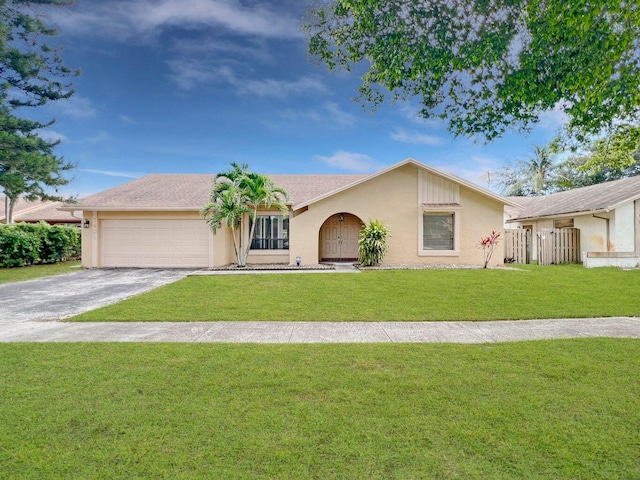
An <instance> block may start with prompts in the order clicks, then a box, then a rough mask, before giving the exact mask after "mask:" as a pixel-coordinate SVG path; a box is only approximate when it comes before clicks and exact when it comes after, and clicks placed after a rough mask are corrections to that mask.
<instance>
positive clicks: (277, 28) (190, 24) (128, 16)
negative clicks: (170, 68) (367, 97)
mask: <svg viewBox="0 0 640 480" xmlns="http://www.w3.org/2000/svg"><path fill="white" fill-rule="evenodd" d="M63 10H64V11H60V10H56V9H52V10H51V11H50V16H51V17H52V18H53V20H54V22H55V23H56V24H57V25H58V26H59V27H60V28H61V29H62V30H63V31H64V32H66V33H67V32H69V33H77V34H82V35H86V34H99V35H103V36H108V37H115V38H117V39H119V40H121V41H131V40H135V41H140V40H144V39H148V38H150V37H156V36H157V35H158V34H160V33H161V32H162V31H163V30H165V29H167V28H170V27H179V28H184V29H189V30H197V29H203V28H215V29H223V30H225V31H227V32H230V33H234V34H238V35H251V36H257V37H265V38H283V39H296V38H303V33H302V31H301V29H300V21H299V19H298V18H296V17H295V16H294V15H292V14H291V13H289V12H283V11H277V10H276V9H275V8H274V7H273V6H270V5H265V4H264V3H253V4H252V5H243V4H242V2H239V1H233V0H160V1H157V0H156V1H153V0H136V1H130V0H126V1H125V0H121V1H118V0H114V1H110V2H100V3H96V2H90V5H89V6H88V7H86V8H83V5H77V7H75V8H68V9H63Z"/></svg>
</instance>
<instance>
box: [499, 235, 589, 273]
mask: <svg viewBox="0 0 640 480" xmlns="http://www.w3.org/2000/svg"><path fill="white" fill-rule="evenodd" d="M504 238H505V247H504V261H505V263H531V260H532V259H533V258H537V259H538V264H539V265H553V264H558V263H580V262H581V256H580V230H579V229H577V228H553V229H551V228H546V229H540V230H539V231H538V232H537V233H536V237H535V242H533V241H532V236H531V230H527V229H524V228H508V229H506V230H505V231H504ZM534 248H535V253H536V255H532V251H533V249H534Z"/></svg>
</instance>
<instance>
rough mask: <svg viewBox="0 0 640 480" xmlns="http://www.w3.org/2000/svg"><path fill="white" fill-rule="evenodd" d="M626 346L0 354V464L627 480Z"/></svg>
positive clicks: (636, 459)
mask: <svg viewBox="0 0 640 480" xmlns="http://www.w3.org/2000/svg"><path fill="white" fill-rule="evenodd" d="M638 347H639V344H638V340H632V339H574V340H554V341H537V342H520V343H505V344H492V345H434V344H415V345H407V344H398V345H381V344H370V345H363V344H359V345H221V344H207V345H180V344H3V345H0V472H2V477H3V478H11V479H18V480H21V479H38V480H42V479H45V480H46V479H58V478H66V479H93V478H113V479H118V478H175V479H186V478H252V479H260V478H278V479H301V478H322V479H334V478H366V479H389V478H423V479H430V478H438V479H447V478H452V479H453V478H465V479H487V478H491V479H497V480H500V479H521V478H540V479H542V478H545V479H547V478H553V479H575V478H606V479H623V478H624V479H627V478H640V456H639V454H638V445H639V442H640V434H639V432H640V382H638V376H637V375H638V371H640V348H638Z"/></svg>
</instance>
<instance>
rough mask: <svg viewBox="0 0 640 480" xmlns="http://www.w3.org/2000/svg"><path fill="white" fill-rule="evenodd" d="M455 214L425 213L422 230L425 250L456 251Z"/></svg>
mask: <svg viewBox="0 0 640 480" xmlns="http://www.w3.org/2000/svg"><path fill="white" fill-rule="evenodd" d="M453 221H454V214H453V213H425V214H424V218H423V222H422V228H423V235H422V247H423V249H424V250H454V223H453Z"/></svg>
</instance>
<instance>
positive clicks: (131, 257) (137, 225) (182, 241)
mask: <svg viewBox="0 0 640 480" xmlns="http://www.w3.org/2000/svg"><path fill="white" fill-rule="evenodd" d="M101 226H102V228H101V232H102V234H101V242H100V243H101V250H102V266H103V267H176V268H179V267H189V268H192V267H207V266H209V234H210V233H209V232H210V230H209V227H208V226H207V224H206V223H205V222H204V220H147V219H140V220H135V219H127V220H103V221H102V225H101Z"/></svg>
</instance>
